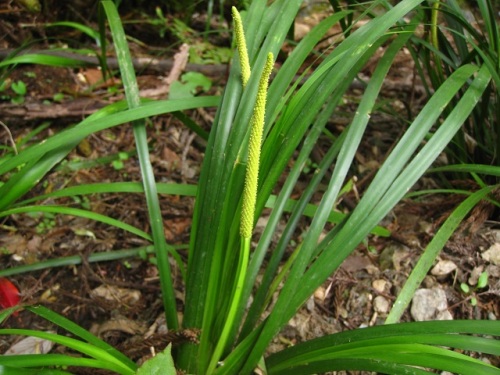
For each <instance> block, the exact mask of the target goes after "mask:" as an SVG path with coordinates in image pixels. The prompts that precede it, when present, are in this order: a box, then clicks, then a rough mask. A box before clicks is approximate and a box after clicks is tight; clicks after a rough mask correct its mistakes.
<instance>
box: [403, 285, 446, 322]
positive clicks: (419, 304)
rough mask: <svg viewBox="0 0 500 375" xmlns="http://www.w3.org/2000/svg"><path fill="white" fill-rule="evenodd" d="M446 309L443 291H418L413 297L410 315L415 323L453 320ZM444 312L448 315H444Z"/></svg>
mask: <svg viewBox="0 0 500 375" xmlns="http://www.w3.org/2000/svg"><path fill="white" fill-rule="evenodd" d="M447 308H448V302H447V300H446V294H445V292H444V290H442V289H440V288H432V289H418V290H417V291H416V292H415V295H414V296H413V300H412V304H411V310H410V313H411V316H412V317H413V319H415V320H416V321H417V322H421V321H425V320H449V319H453V317H452V316H451V314H449V312H448V311H447ZM445 311H446V312H448V314H446V313H444V312H445Z"/></svg>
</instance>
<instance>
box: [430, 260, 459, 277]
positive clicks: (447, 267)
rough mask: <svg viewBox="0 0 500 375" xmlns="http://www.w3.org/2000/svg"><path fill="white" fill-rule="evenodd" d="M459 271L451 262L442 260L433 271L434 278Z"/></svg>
mask: <svg viewBox="0 0 500 375" xmlns="http://www.w3.org/2000/svg"><path fill="white" fill-rule="evenodd" d="M456 269H457V265H456V264H455V263H453V262H452V261H451V260H440V261H439V262H438V263H437V264H436V265H435V266H434V268H433V269H432V270H431V274H433V275H434V276H446V275H448V274H450V273H451V272H453V271H455V270H456Z"/></svg>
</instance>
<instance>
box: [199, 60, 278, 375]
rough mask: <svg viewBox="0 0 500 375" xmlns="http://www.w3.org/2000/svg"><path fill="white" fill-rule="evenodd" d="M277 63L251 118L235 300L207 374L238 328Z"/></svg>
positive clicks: (263, 81)
mask: <svg viewBox="0 0 500 375" xmlns="http://www.w3.org/2000/svg"><path fill="white" fill-rule="evenodd" d="M273 64H274V56H273V54H272V53H269V54H268V55H267V60H266V64H265V66H264V70H263V71H262V75H261V77H260V81H259V88H258V91H257V99H256V101H255V105H254V109H253V114H252V117H251V119H250V127H251V128H250V138H249V141H248V161H247V169H246V176H245V186H244V189H243V205H242V209H241V226H240V235H241V244H240V253H239V258H238V268H237V270H236V278H235V283H234V286H233V292H232V294H231V295H232V300H231V304H230V307H229V312H228V314H227V318H226V321H225V323H224V328H223V329H222V333H221V335H220V338H219V341H218V342H217V346H216V347H215V350H214V352H213V354H212V358H211V360H210V363H209V365H208V370H207V374H212V373H213V372H214V371H215V369H216V367H217V364H218V362H219V360H220V358H221V356H222V354H223V352H224V349H225V348H226V345H227V340H228V337H229V334H230V332H231V330H232V328H233V325H234V319H235V317H236V312H237V310H238V306H239V303H240V300H241V293H242V291H243V284H244V282H245V278H246V272H247V268H248V260H249V257H250V239H251V237H252V232H253V223H254V216H255V204H256V201H257V187H258V175H259V164H260V151H261V145H262V134H263V132H264V119H265V113H266V100H267V88H268V81H269V76H270V75H271V71H272V68H273Z"/></svg>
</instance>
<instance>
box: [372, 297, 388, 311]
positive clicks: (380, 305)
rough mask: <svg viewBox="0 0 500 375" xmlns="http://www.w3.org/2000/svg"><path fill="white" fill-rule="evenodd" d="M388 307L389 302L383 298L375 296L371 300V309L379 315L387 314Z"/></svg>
mask: <svg viewBox="0 0 500 375" xmlns="http://www.w3.org/2000/svg"><path fill="white" fill-rule="evenodd" d="M389 307H390V305H389V301H387V299H385V297H383V296H377V297H375V299H374V300H373V309H374V310H375V311H376V312H377V313H379V314H387V312H388V311H389Z"/></svg>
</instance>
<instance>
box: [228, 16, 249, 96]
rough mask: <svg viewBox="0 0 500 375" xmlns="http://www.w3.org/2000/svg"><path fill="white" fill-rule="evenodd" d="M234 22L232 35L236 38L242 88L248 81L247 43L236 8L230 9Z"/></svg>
mask: <svg viewBox="0 0 500 375" xmlns="http://www.w3.org/2000/svg"><path fill="white" fill-rule="evenodd" d="M231 11H232V14H233V20H234V34H235V37H236V47H237V48H238V55H239V56H240V67H241V82H242V84H243V87H245V86H246V85H247V82H248V80H249V79H250V62H249V59H248V49H247V42H246V40H245V32H244V31H243V22H242V21H241V16H240V13H239V12H238V10H237V9H236V7H232V8H231Z"/></svg>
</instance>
